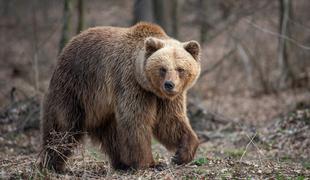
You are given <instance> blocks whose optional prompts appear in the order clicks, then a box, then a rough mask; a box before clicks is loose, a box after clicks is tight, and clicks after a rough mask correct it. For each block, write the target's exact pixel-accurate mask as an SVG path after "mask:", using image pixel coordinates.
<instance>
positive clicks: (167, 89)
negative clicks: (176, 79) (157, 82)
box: [164, 81, 175, 93]
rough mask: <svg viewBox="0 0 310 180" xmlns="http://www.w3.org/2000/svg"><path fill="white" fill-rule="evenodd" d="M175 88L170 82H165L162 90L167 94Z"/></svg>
mask: <svg viewBox="0 0 310 180" xmlns="http://www.w3.org/2000/svg"><path fill="white" fill-rule="evenodd" d="M174 87H175V84H174V83H173V82H172V81H166V82H165V83H164V89H165V91H167V92H168V93H171V92H173V89H174Z"/></svg>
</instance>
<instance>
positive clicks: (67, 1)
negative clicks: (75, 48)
mask: <svg viewBox="0 0 310 180" xmlns="http://www.w3.org/2000/svg"><path fill="white" fill-rule="evenodd" d="M71 11H72V0H64V10H63V26H62V35H61V40H60V44H59V53H60V52H61V50H62V49H63V48H64V47H65V45H66V43H67V42H68V40H69V34H70V30H71V16H72V12H71Z"/></svg>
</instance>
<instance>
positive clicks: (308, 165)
mask: <svg viewBox="0 0 310 180" xmlns="http://www.w3.org/2000/svg"><path fill="white" fill-rule="evenodd" d="M302 166H303V167H304V168H306V169H310V162H309V161H306V162H303V163H302Z"/></svg>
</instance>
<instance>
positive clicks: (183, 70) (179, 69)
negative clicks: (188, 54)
mask: <svg viewBox="0 0 310 180" xmlns="http://www.w3.org/2000/svg"><path fill="white" fill-rule="evenodd" d="M177 71H178V72H179V73H184V72H185V69H183V68H177Z"/></svg>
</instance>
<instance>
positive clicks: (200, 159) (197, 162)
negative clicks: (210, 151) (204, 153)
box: [193, 157, 209, 166]
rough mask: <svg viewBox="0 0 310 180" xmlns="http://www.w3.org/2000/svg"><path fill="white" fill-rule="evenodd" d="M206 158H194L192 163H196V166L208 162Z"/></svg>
mask: <svg viewBox="0 0 310 180" xmlns="http://www.w3.org/2000/svg"><path fill="white" fill-rule="evenodd" d="M208 161H209V160H208V159H207V158H204V157H203V158H198V159H196V160H194V161H193V164H195V165H197V166H202V165H205V164H207V163H208Z"/></svg>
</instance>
